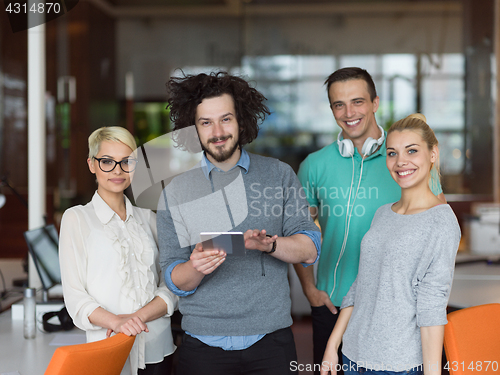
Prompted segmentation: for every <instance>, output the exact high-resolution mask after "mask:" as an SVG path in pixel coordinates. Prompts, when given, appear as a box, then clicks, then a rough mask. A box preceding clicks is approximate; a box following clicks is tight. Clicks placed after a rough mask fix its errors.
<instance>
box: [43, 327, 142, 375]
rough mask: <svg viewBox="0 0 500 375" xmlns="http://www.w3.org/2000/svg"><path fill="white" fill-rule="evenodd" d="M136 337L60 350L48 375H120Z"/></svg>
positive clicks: (116, 337)
mask: <svg viewBox="0 0 500 375" xmlns="http://www.w3.org/2000/svg"><path fill="white" fill-rule="evenodd" d="M134 340H135V336H127V335H124V334H123V333H119V334H117V335H114V336H112V337H110V338H107V339H104V340H101V341H95V342H89V343H87V344H80V345H68V346H61V347H59V348H57V349H56V351H55V352H54V355H53V356H52V359H51V360H50V363H49V366H48V367H47V370H45V375H90V374H92V375H120V372H121V371H122V369H123V365H125V361H126V360H127V357H128V355H129V353H130V350H131V349H132V345H133V344H134Z"/></svg>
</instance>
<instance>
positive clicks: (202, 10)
mask: <svg viewBox="0 0 500 375" xmlns="http://www.w3.org/2000/svg"><path fill="white" fill-rule="evenodd" d="M87 1H90V2H92V3H94V4H95V5H96V6H98V7H99V8H101V9H102V10H103V11H104V12H106V13H108V14H109V15H111V16H114V17H117V18H122V17H126V18H130V17H131V18H135V17H149V18H155V17H178V16H181V17H200V16H201V17H206V16H229V17H234V16H236V17H240V16H242V15H246V16H269V15H274V16H279V15H294V14H295V15H306V14H309V15H312V14H315V15H318V14H319V15H324V14H337V13H359V12H362V13H386V12H389V13H395V12H396V13H397V12H406V11H411V12H441V11H450V10H459V9H461V3H462V0H87Z"/></svg>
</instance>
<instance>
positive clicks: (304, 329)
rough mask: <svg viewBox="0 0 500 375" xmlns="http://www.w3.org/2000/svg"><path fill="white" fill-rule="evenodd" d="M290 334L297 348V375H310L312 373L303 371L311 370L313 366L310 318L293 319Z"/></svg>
mask: <svg viewBox="0 0 500 375" xmlns="http://www.w3.org/2000/svg"><path fill="white" fill-rule="evenodd" d="M292 332H293V336H294V338H295V347H296V348H297V362H298V368H299V370H300V369H303V371H299V375H302V374H312V373H313V371H305V370H306V369H307V368H309V369H311V368H312V364H313V349H312V342H313V341H312V322H311V317H310V316H306V317H302V318H300V319H294V322H293V325H292Z"/></svg>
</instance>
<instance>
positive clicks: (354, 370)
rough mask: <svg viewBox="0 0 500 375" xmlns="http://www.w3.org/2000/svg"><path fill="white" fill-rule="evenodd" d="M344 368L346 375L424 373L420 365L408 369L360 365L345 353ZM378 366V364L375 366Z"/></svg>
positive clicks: (410, 374)
mask: <svg viewBox="0 0 500 375" xmlns="http://www.w3.org/2000/svg"><path fill="white" fill-rule="evenodd" d="M342 357H343V358H342V359H343V362H344V363H345V365H344V370H345V374H346V375H423V373H424V370H423V367H422V366H418V367H415V368H412V369H410V370H406V371H390V370H385V369H372V368H366V367H358V366H357V363H356V362H352V361H351V360H350V359H349V358H347V357H346V356H345V355H343V356H342ZM374 367H376V366H374Z"/></svg>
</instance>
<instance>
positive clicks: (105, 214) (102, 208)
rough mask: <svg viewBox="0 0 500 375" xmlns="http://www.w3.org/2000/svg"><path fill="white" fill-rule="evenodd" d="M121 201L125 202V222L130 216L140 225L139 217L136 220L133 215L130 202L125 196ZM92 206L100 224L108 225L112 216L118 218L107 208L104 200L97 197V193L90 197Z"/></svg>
mask: <svg viewBox="0 0 500 375" xmlns="http://www.w3.org/2000/svg"><path fill="white" fill-rule="evenodd" d="M123 199H124V200H125V210H126V212H127V216H126V218H125V221H128V220H129V218H130V217H131V216H132V217H134V219H136V220H137V221H138V222H139V223H141V219H140V218H139V217H137V218H136V217H135V216H134V215H133V214H134V211H133V206H132V203H131V202H130V200H129V199H128V198H127V197H126V196H125V195H123ZM92 204H93V205H94V210H95V213H96V215H97V218H98V219H99V220H100V222H101V223H103V224H108V223H109V222H110V221H111V219H112V218H113V215H116V216H117V217H118V215H117V214H116V212H115V211H113V210H112V209H111V207H109V206H108V204H107V203H106V202H105V201H104V199H102V198H101V196H100V195H99V193H97V191H96V192H95V193H94V196H93V197H92Z"/></svg>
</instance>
